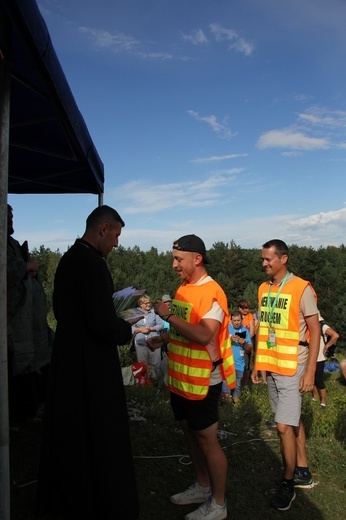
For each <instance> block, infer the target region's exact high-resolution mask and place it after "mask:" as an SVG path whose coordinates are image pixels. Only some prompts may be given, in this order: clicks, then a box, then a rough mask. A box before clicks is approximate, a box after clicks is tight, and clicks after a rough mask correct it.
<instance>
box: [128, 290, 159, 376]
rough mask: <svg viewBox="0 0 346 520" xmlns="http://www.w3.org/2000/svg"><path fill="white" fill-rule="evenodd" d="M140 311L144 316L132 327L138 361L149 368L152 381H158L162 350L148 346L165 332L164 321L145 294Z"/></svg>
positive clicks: (141, 300)
mask: <svg viewBox="0 0 346 520" xmlns="http://www.w3.org/2000/svg"><path fill="white" fill-rule="evenodd" d="M138 309H139V310H140V311H141V312H142V313H143V316H142V317H141V318H140V319H139V321H138V322H137V323H136V325H134V326H133V327H132V332H133V334H135V348H136V357H137V361H138V362H139V363H144V364H145V365H146V366H147V369H148V371H149V372H148V373H149V374H150V378H151V379H152V380H154V381H158V379H159V376H160V363H161V348H158V349H156V350H154V349H151V348H150V346H148V339H149V338H150V337H152V336H156V335H157V334H158V333H160V332H161V331H163V321H162V320H161V318H160V317H159V316H157V315H156V314H155V312H154V311H153V309H152V307H151V299H150V297H149V296H148V295H147V294H143V295H142V296H141V297H140V298H139V300H138Z"/></svg>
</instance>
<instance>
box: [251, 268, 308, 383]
mask: <svg viewBox="0 0 346 520" xmlns="http://www.w3.org/2000/svg"><path fill="white" fill-rule="evenodd" d="M308 285H310V283H309V282H308V281H306V280H303V279H302V278H299V277H297V276H295V277H294V278H292V279H290V280H288V281H287V282H286V283H285V284H284V285H283V287H282V289H281V291H280V294H279V297H278V299H277V302H276V305H275V308H274V309H273V315H272V323H271V328H272V329H274V331H275V338H276V342H275V346H270V347H268V345H267V341H268V339H269V311H270V307H271V306H272V304H273V301H274V299H275V296H276V294H277V292H278V291H279V289H280V286H274V285H270V282H264V283H262V284H261V285H260V287H259V289H258V308H259V317H258V321H259V327H258V331H257V338H258V339H257V349H256V360H255V367H254V369H255V370H268V371H269V372H275V373H276V374H282V375H285V376H292V375H294V374H295V373H296V371H297V366H298V344H299V307H300V299H301V297H302V294H303V292H304V290H305V288H306V287H307V286H308ZM269 286H270V295H269V300H270V301H269V302H268V289H269ZM268 303H269V305H268Z"/></svg>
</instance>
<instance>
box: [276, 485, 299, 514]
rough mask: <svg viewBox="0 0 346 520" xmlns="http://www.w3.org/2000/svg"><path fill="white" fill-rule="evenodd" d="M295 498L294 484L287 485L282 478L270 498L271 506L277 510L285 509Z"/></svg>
mask: <svg viewBox="0 0 346 520" xmlns="http://www.w3.org/2000/svg"><path fill="white" fill-rule="evenodd" d="M295 498H296V492H295V491H294V486H289V485H288V484H287V482H286V481H285V480H283V481H282V482H281V484H280V486H279V488H278V490H277V492H276V494H275V495H274V496H273V498H272V502H271V504H272V506H273V507H275V508H276V509H278V510H279V511H287V510H288V509H289V508H290V507H291V504H292V502H293V500H294V499H295Z"/></svg>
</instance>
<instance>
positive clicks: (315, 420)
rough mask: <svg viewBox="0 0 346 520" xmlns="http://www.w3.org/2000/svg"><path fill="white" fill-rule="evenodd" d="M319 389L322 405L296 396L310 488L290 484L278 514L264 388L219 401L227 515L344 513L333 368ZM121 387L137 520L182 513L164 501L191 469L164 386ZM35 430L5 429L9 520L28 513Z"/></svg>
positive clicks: (343, 407)
mask: <svg viewBox="0 0 346 520" xmlns="http://www.w3.org/2000/svg"><path fill="white" fill-rule="evenodd" d="M326 387H327V402H328V406H327V408H326V409H322V408H321V407H320V405H319V403H316V402H313V401H312V400H311V396H310V395H305V396H304V399H303V420H304V424H305V426H306V431H307V452H308V458H309V464H310V469H311V471H312V474H313V477H314V480H316V481H319V484H318V485H317V486H316V487H315V488H313V489H310V490H302V489H298V490H297V498H296V500H295V501H294V502H293V504H292V507H291V509H290V510H289V511H285V512H279V511H276V510H274V509H273V508H271V507H270V498H271V496H272V493H273V492H274V490H275V481H276V480H277V479H278V478H280V476H281V474H282V463H281V456H280V452H279V441H278V438H277V434H276V431H275V429H274V430H272V429H268V428H267V427H266V420H272V418H273V417H272V413H271V411H270V408H269V403H268V396H267V388H266V386H265V385H257V386H252V387H251V388H250V390H248V391H247V392H244V393H243V395H242V397H241V400H240V402H239V404H238V405H237V406H236V407H234V406H233V405H231V404H227V405H224V406H222V407H221V406H220V423H219V432H220V444H221V446H222V448H223V449H224V451H225V453H226V456H227V459H228V462H229V470H228V483H227V500H228V511H229V513H228V518H234V519H237V520H248V519H250V518H253V519H255V520H258V519H262V518H266V519H276V518H279V517H281V516H284V517H285V520H293V519H294V520H296V519H297V518H304V520H322V519H323V520H329V519H330V520H343V519H344V518H345V510H346V456H345V455H346V454H345V449H346V386H345V384H344V382H343V381H341V376H340V373H339V372H337V373H331V374H328V375H327V376H326ZM126 392H127V397H128V405H129V412H130V417H131V420H130V427H131V437H132V445H133V454H134V460H135V467H136V473H137V481H138V491H139V496H140V504H141V515H140V520H149V519H150V520H161V519H162V518H163V517H164V520H177V519H179V518H181V519H182V518H184V515H185V514H186V513H187V512H189V511H191V510H193V508H194V506H176V505H174V504H171V503H170V501H169V495H171V494H174V493H177V492H179V491H182V490H183V489H184V488H185V487H187V486H189V485H190V484H191V481H192V479H193V474H192V469H191V465H190V461H189V458H188V456H187V451H186V445H185V441H184V437H183V434H182V432H181V430H180V428H179V426H178V424H177V423H176V422H175V421H174V419H173V415H172V412H171V408H170V404H169V394H168V391H167V390H158V389H157V388H155V387H154V386H128V387H126ZM39 435H40V423H35V422H34V421H32V422H29V423H28V424H27V425H26V426H25V428H23V429H22V430H19V431H16V432H11V482H12V491H11V498H12V500H11V502H12V505H11V509H12V515H13V516H11V518H13V519H15V520H31V519H32V518H33V515H32V510H33V504H34V499H35V492H36V489H35V488H36V485H35V482H34V481H35V479H36V471H37V450H38V442H39ZM119 449H121V447H119ZM23 484H27V485H24V486H23ZM95 520H102V519H95Z"/></svg>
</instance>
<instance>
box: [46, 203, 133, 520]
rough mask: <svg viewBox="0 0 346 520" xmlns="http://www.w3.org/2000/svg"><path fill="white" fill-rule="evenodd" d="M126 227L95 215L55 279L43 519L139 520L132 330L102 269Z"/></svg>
mask: <svg viewBox="0 0 346 520" xmlns="http://www.w3.org/2000/svg"><path fill="white" fill-rule="evenodd" d="M124 225H125V223H124V221H123V220H122V218H121V217H120V215H119V214H118V212H117V211H115V210H114V209H113V208H111V207H109V206H99V207H98V208H96V209H95V210H94V211H93V212H92V213H91V214H90V215H89V216H88V218H87V220H86V230H85V233H84V234H83V236H82V238H80V239H77V240H76V241H75V243H74V245H73V246H72V247H71V248H70V249H69V250H68V251H67V252H66V253H65V254H64V255H63V256H62V258H61V260H60V263H59V265H58V268H57V271H56V275H55V281H54V294H53V307H54V313H55V317H56V320H57V328H56V334H55V340H54V345H53V353H52V361H51V368H50V378H49V385H48V396H47V401H46V407H45V413H44V418H43V433H42V443H41V455H40V465H39V475H38V489H37V517H38V518H41V517H44V518H45V517H46V516H45V515H53V516H54V515H55V516H54V518H55V517H57V518H58V517H59V518H60V517H61V518H64V520H65V519H66V520H75V519H77V518H81V519H83V520H96V519H102V520H114V519H115V518H121V519H122V520H137V518H138V514H139V501H138V494H137V485H136V479H135V471H134V465H133V458H132V450H131V444H130V431H129V419H128V412H127V405H126V395H125V389H124V385H123V378H122V373H121V367H120V361H119V356H118V349H117V345H125V344H126V343H128V342H129V340H130V339H131V337H132V332H131V323H130V322H126V321H125V320H123V319H121V318H119V317H118V316H117V314H116V312H115V308H114V304H113V299H112V295H113V292H114V288H113V281H112V278H111V274H110V272H109V270H108V268H107V264H106V262H105V258H106V257H107V256H108V255H109V253H110V252H111V251H112V249H113V248H114V247H117V246H118V242H119V236H120V234H121V230H122V228H123V227H124Z"/></svg>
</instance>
